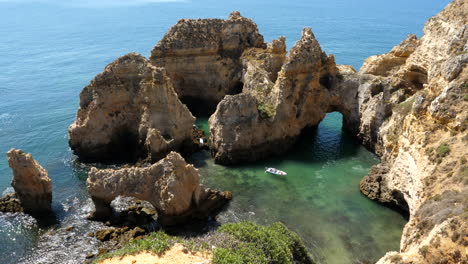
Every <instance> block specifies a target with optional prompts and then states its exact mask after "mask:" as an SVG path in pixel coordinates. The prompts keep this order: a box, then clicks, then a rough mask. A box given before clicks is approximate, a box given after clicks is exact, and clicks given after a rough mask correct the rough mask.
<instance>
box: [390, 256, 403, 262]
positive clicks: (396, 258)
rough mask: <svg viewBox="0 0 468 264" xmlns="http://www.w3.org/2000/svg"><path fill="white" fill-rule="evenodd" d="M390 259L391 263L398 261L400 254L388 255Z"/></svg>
mask: <svg viewBox="0 0 468 264" xmlns="http://www.w3.org/2000/svg"><path fill="white" fill-rule="evenodd" d="M390 261H391V262H392V263H400V261H401V256H400V255H393V256H391V257H390Z"/></svg>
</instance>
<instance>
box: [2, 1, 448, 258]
mask: <svg viewBox="0 0 468 264" xmlns="http://www.w3.org/2000/svg"><path fill="white" fill-rule="evenodd" d="M448 2H449V1H448V0H443V1H439V0H415V1H403V0H396V1H383V0H359V1H348V0H329V1H318V0H315V1H298V0H291V1H276V0H269V1H264V0H260V1H246V0H239V1H229V2H228V1H222V2H221V1H214V0H209V1H207V0H200V1H197V0H193V1H157V0H127V1H123V0H99V1H90V0H70V1H59V0H0V153H6V152H7V151H8V149H10V148H12V147H15V148H21V149H23V150H25V151H27V152H31V153H33V155H34V157H35V158H36V159H37V160H38V161H39V162H40V163H41V164H42V165H43V166H44V167H45V168H46V169H47V170H48V171H49V174H50V177H51V178H52V180H53V191H54V200H53V207H54V210H55V211H56V212H57V217H58V220H59V224H58V225H57V226H55V227H51V228H48V229H43V228H39V227H38V226H37V223H36V222H35V221H34V220H33V219H32V218H29V217H27V216H18V215H6V214H0V245H1V247H0V259H1V260H2V261H3V262H6V263H17V262H22V263H35V262H41V261H42V262H43V263H54V262H55V263H81V262H82V260H83V259H82V258H83V257H84V253H88V252H92V251H93V250H95V247H93V245H91V246H88V243H91V244H92V243H94V242H92V241H88V240H86V239H85V236H84V234H85V233H86V232H87V231H89V230H92V229H93V228H97V227H98V226H99V225H98V224H96V223H90V222H87V221H85V220H83V217H84V216H85V215H86V214H87V213H88V212H89V211H90V210H91V204H90V201H89V199H88V197H87V195H86V191H85V188H84V186H85V184H84V182H85V179H86V173H85V172H84V171H83V170H82V169H80V167H79V166H77V165H75V164H74V163H73V160H74V157H73V155H72V154H71V152H70V150H69V148H68V144H67V133H66V131H67V127H68V125H69V124H71V123H72V122H73V120H74V118H75V113H76V109H77V107H78V95H79V92H80V91H81V89H82V88H83V87H84V86H85V85H87V84H88V83H89V81H90V80H91V79H92V78H93V77H94V76H95V75H96V74H97V73H99V72H101V71H102V69H103V68H104V67H105V65H106V64H108V63H109V62H111V61H113V60H114V59H115V58H117V57H118V56H121V55H123V54H125V53H128V52H131V51H136V52H139V53H142V54H143V55H145V56H148V55H149V53H150V50H151V48H152V47H153V46H154V45H155V44H156V42H157V41H158V40H159V39H160V38H161V37H162V36H163V34H164V33H165V32H166V30H167V29H168V28H169V27H170V26H171V25H172V24H174V23H175V22H176V21H177V20H178V19H180V18H184V17H185V18H195V17H217V18H225V17H226V16H227V14H228V13H229V12H231V11H232V10H240V11H241V13H242V14H243V15H245V16H247V17H250V18H253V19H254V21H255V22H256V23H257V24H258V26H259V29H260V32H261V33H262V34H263V35H264V36H265V39H266V40H267V41H270V40H272V39H275V38H277V37H278V36H280V35H284V36H286V38H287V45H288V47H289V48H290V47H291V46H292V45H293V44H294V42H295V41H296V40H297V39H298V38H299V36H300V32H301V29H302V28H303V27H305V26H310V27H312V28H313V30H314V33H315V34H316V36H317V38H318V39H319V41H320V43H321V45H322V48H323V49H324V50H325V51H326V52H327V53H329V54H335V57H336V61H337V62H338V63H340V64H351V65H353V66H354V67H356V68H359V67H360V65H361V63H362V61H363V60H364V59H365V58H366V57H368V56H370V55H373V54H379V53H383V52H386V51H388V50H389V49H391V47H393V46H394V45H396V44H397V43H399V42H400V41H401V40H402V39H404V37H405V36H406V35H407V34H410V33H416V34H417V35H421V29H422V27H423V24H424V22H425V21H426V20H427V18H428V17H430V16H432V15H434V14H436V13H437V12H439V11H440V10H442V8H443V7H444V6H445V5H446V4H447V3H448ZM326 121H327V122H324V123H322V125H321V126H320V127H319V129H318V131H317V132H316V133H317V134H316V135H315V137H314V136H313V135H312V134H311V136H310V137H308V138H306V139H304V141H303V142H301V143H302V144H300V145H299V146H298V147H297V148H296V149H295V150H294V151H293V152H291V153H289V154H287V155H284V156H282V157H281V159H279V158H278V159H274V160H269V161H265V162H261V163H258V164H253V165H248V166H244V167H235V168H225V167H221V166H216V165H213V164H212V161H211V159H209V157H208V156H207V153H199V154H197V155H196V156H194V157H193V158H192V160H194V161H195V162H196V163H197V165H198V166H202V165H203V167H202V168H201V169H202V171H203V173H204V174H205V175H206V176H205V179H204V180H205V181H206V183H207V184H208V185H210V186H213V187H223V188H227V189H231V190H233V191H234V193H235V195H236V196H235V199H234V201H233V202H232V204H231V206H230V207H229V209H228V211H226V212H225V213H223V214H222V215H221V216H220V218H219V220H220V221H222V222H225V221H234V220H237V219H251V220H254V221H259V222H270V221H275V220H282V221H284V222H285V223H286V224H287V225H288V226H290V227H291V228H293V229H294V230H296V231H298V232H299V233H300V234H301V236H302V237H303V238H304V239H305V240H306V242H307V244H308V245H309V248H310V249H311V250H312V252H314V254H315V255H317V257H319V258H320V259H321V260H323V262H326V263H349V262H350V261H354V260H356V259H369V260H375V259H376V258H377V257H378V256H379V255H381V254H383V252H385V251H387V250H391V249H396V248H397V247H398V242H399V232H400V230H401V228H402V226H403V224H404V220H403V219H402V218H401V217H399V216H398V215H397V214H395V213H393V212H392V211H390V210H389V209H387V208H383V207H380V206H379V205H377V204H374V203H372V202H370V201H368V200H367V199H365V198H364V197H362V196H361V195H360V194H359V192H358V189H357V182H358V181H359V179H360V178H361V177H362V176H363V175H365V174H366V172H367V169H368V168H369V167H370V166H371V165H372V164H374V163H375V162H376V159H375V157H373V155H372V154H370V153H369V152H367V151H366V150H364V149H363V148H362V147H360V146H358V145H356V144H355V143H353V141H352V139H350V138H348V137H346V136H343V135H342V134H341V131H340V129H339V126H340V117H339V115H338V116H337V115H335V116H331V117H330V118H329V119H327V120H326ZM328 121H330V122H328ZM320 135H326V136H325V138H328V139H330V140H321V138H322V137H321V136H320ZM319 139H320V140H319ZM264 166H275V167H278V168H281V169H283V170H286V171H288V173H289V176H288V177H287V178H277V177H276V178H275V177H272V176H270V175H266V174H264V173H263V167H264ZM10 181H11V171H10V169H9V168H8V165H7V161H6V156H5V155H4V154H1V155H0V193H1V192H4V191H5V192H8V191H11V189H9V186H10ZM68 225H75V226H76V227H77V228H76V229H75V231H73V236H71V237H72V238H70V237H69V236H70V234H68V235H62V233H63V232H64V231H63V230H62V228H63V227H66V226H68ZM51 230H52V231H53V232H51ZM382 232H385V233H386V234H387V233H388V234H389V235H386V237H384V236H383V235H382Z"/></svg>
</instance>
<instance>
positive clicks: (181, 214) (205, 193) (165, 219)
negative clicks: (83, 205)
mask: <svg viewBox="0 0 468 264" xmlns="http://www.w3.org/2000/svg"><path fill="white" fill-rule="evenodd" d="M86 185H87V189H88V192H89V194H90V195H91V197H92V199H93V202H94V204H95V207H96V209H95V211H94V212H93V214H92V215H91V216H90V218H91V219H95V220H107V219H109V218H110V217H111V213H112V209H111V207H110V204H111V202H112V200H114V199H115V198H116V197H117V196H129V197H135V198H137V199H139V200H145V201H148V202H150V203H151V204H152V205H153V206H154V207H155V209H156V211H157V213H158V222H159V223H160V224H162V225H175V224H179V223H182V222H185V221H187V220H190V219H194V218H200V219H203V218H206V217H208V216H212V215H214V214H215V213H216V212H217V211H218V210H219V209H221V208H222V207H223V206H224V205H225V204H226V203H227V201H229V200H230V199H231V194H230V193H229V192H219V191H215V190H211V189H207V188H204V187H203V185H202V184H201V183H200V173H199V172H198V170H197V169H196V168H195V167H193V166H192V165H190V164H187V163H186V162H185V160H184V159H183V158H182V156H180V154H178V153H176V152H171V153H169V155H167V157H166V158H164V159H162V160H160V161H159V162H157V163H155V164H153V165H151V166H149V167H131V168H123V169H116V170H114V169H105V170H99V169H96V168H92V169H91V170H90V172H89V175H88V180H87V181H86Z"/></svg>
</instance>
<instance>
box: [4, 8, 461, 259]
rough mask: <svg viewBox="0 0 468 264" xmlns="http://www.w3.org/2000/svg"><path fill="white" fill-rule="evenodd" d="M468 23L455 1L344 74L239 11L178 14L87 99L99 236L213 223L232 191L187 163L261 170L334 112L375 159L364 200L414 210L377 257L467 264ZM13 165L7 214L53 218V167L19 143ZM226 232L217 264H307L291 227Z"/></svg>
mask: <svg viewBox="0 0 468 264" xmlns="http://www.w3.org/2000/svg"><path fill="white" fill-rule="evenodd" d="M467 25H468V1H467V0H455V1H453V2H451V3H450V4H449V5H448V6H447V7H446V8H445V9H444V10H443V11H442V12H441V13H439V14H438V15H436V16H434V17H432V18H431V19H429V21H428V22H427V23H426V25H425V27H424V36H423V37H422V38H420V39H418V38H417V37H416V36H415V35H409V36H408V37H407V38H406V39H405V40H403V41H402V42H401V43H400V44H399V45H397V46H395V47H394V48H393V49H392V50H391V51H390V52H389V53H387V54H382V55H376V56H372V57H369V58H368V59H366V60H365V62H364V64H363V66H362V67H361V69H360V70H359V71H356V70H355V69H354V68H353V67H351V66H348V65H337V64H336V63H335V59H334V56H333V55H327V54H326V53H325V51H323V50H322V48H321V46H320V44H319V42H318V41H317V39H316V38H315V36H314V34H313V32H312V29H310V28H304V29H303V31H302V35H301V38H300V39H299V40H298V41H297V43H296V44H295V45H294V46H293V47H292V48H291V50H290V51H289V52H287V50H286V45H285V38H284V37H279V38H278V39H276V40H273V41H271V42H270V43H268V44H266V43H265V42H264V39H263V36H262V35H261V34H260V33H259V32H258V28H257V25H256V24H255V23H254V22H253V21H252V20H250V19H248V18H244V17H242V16H241V15H240V13H239V12H233V13H231V14H230V15H229V17H228V19H226V20H223V19H182V20H179V21H178V22H177V24H176V25H174V26H173V27H172V28H171V29H169V31H168V32H167V33H166V35H165V36H164V37H163V39H161V40H160V41H159V43H158V44H157V45H156V46H155V47H154V48H153V50H152V53H151V57H150V59H146V58H145V57H143V56H141V55H139V54H136V53H129V54H127V55H124V56H122V57H120V58H118V59H117V60H115V61H114V62H112V63H110V64H109V65H108V66H107V67H106V68H105V69H104V71H103V72H102V73H100V74H98V75H97V76H96V77H95V78H94V79H93V80H92V81H91V82H90V84H89V85H88V86H86V87H85V88H84V89H83V91H82V92H81V94H80V106H79V109H78V111H77V115H76V120H75V122H74V123H73V124H72V125H70V127H69V130H68V135H69V144H70V147H71V149H72V150H73V152H74V154H76V155H77V156H78V158H79V161H80V162H100V163H105V164H114V165H115V167H114V168H112V169H109V168H108V169H101V168H96V167H92V168H91V169H90V170H89V173H88V178H87V181H86V186H87V191H88V193H89V195H90V197H91V199H92V201H93V203H94V206H95V210H94V211H93V213H92V214H91V215H90V216H89V218H90V219H92V220H99V221H103V222H106V221H108V222H107V223H108V225H113V227H109V228H108V229H104V230H100V231H97V232H93V233H90V234H89V236H91V237H94V238H96V239H98V240H100V241H103V242H108V241H111V242H112V241H113V242H112V243H114V244H119V247H120V246H122V245H124V244H125V243H127V242H128V241H139V240H141V241H145V239H149V240H148V241H152V242H151V243H155V240H154V239H153V238H154V237H151V236H152V235H154V236H158V235H155V234H150V235H149V236H147V237H145V235H147V234H148V233H150V232H151V231H153V230H151V228H146V227H145V228H142V226H148V225H149V224H150V223H152V222H153V221H154V220H155V221H157V223H158V224H159V225H161V226H163V227H168V226H173V225H180V224H182V223H187V222H190V221H192V220H195V219H196V220H200V219H201V220H206V219H209V218H212V217H215V216H216V214H217V213H218V212H219V211H220V210H221V209H222V208H223V207H224V206H225V205H226V204H227V203H228V202H229V200H231V199H232V194H231V193H230V192H229V191H218V190H211V189H209V188H205V187H204V186H203V185H202V180H201V178H202V177H203V175H200V173H199V172H198V170H197V169H196V168H195V167H194V166H193V165H191V164H187V163H186V161H185V159H184V158H183V156H182V155H181V154H180V153H182V154H186V153H190V152H193V151H195V150H198V149H201V148H205V149H206V148H209V149H210V151H211V154H212V156H213V158H214V161H215V162H216V163H219V164H224V165H232V164H239V163H245V162H251V161H256V160H261V159H264V158H266V157H269V156H272V155H279V154H282V153H284V152H285V151H287V150H288V149H289V148H291V147H292V146H293V145H294V143H295V142H297V140H298V139H299V137H300V136H301V135H302V134H303V132H304V131H306V130H307V129H308V128H311V127H315V126H317V125H318V124H319V123H320V122H321V121H322V120H323V119H324V117H325V115H326V114H327V113H330V112H335V111H337V112H340V113H341V114H342V115H343V129H345V130H347V131H348V132H349V133H350V134H352V135H353V136H355V137H356V139H357V140H359V141H360V142H361V143H362V144H363V145H364V146H366V147H367V148H369V149H371V150H373V151H374V152H375V153H376V154H377V155H378V156H379V157H380V158H381V162H380V163H379V164H377V165H375V166H374V167H373V168H372V169H371V170H370V172H369V175H367V176H366V177H364V178H363V179H362V181H361V182H360V185H359V188H360V190H361V192H362V193H363V194H364V195H366V196H367V197H369V198H370V199H372V200H375V201H377V202H380V203H384V204H387V205H391V206H396V207H398V208H399V209H400V210H402V211H404V212H407V213H408V215H409V222H408V223H407V224H406V226H405V228H404V231H403V236H402V238H401V245H400V251H399V252H388V253H387V254H386V255H385V256H383V257H382V258H381V259H380V260H379V262H378V263H380V264H383V263H466V259H468V255H467V254H468V253H467V251H466V248H467V246H468V224H467V223H468V215H467V205H468V198H467V195H466V194H467V192H468V189H467V184H468V180H467V177H468V174H467V173H468V169H467V165H466V156H467V150H466V149H467V148H466V146H467V141H468V135H467V130H466V129H467V124H468V123H467V118H468V112H467V111H466V110H467V109H468V97H467V96H468V95H467V93H468V67H467V63H468V26H467ZM207 113H209V114H212V115H211V117H210V118H209V128H210V137H209V138H207V137H206V136H205V135H204V134H203V132H201V131H200V130H199V129H198V128H196V127H195V126H194V124H195V120H196V118H195V116H197V115H200V114H207ZM194 115H195V116H194ZM207 141H208V144H207V143H206V142H207ZM278 146H281V147H278ZM7 155H8V162H9V165H10V167H11V168H12V170H13V181H12V186H13V187H14V189H15V193H14V194H10V195H8V196H6V197H4V198H2V199H0V210H1V211H4V212H22V211H24V212H26V213H30V214H32V215H40V214H42V213H45V212H49V213H50V212H51V211H52V206H51V204H52V182H51V180H50V178H49V177H48V172H47V171H46V170H45V169H44V168H43V167H42V166H41V165H40V164H39V163H38V162H37V161H35V160H34V159H33V158H32V156H31V154H25V153H24V152H22V151H20V150H15V149H12V150H10V151H9V152H8V154H7ZM123 162H128V163H129V164H130V165H126V166H121V163H123ZM356 188H357V186H356ZM122 196H123V197H134V198H137V199H140V200H143V201H147V202H149V203H150V204H151V205H152V207H153V208H154V210H152V209H148V208H143V207H139V206H137V207H135V208H132V209H131V210H129V211H127V212H126V213H123V214H120V217H122V219H123V220H122V221H120V220H118V219H117V218H116V214H115V210H114V209H113V207H112V206H111V203H112V202H113V201H114V200H115V199H116V198H117V197H122ZM219 230H220V231H219V233H218V234H217V235H220V234H221V235H222V236H223V237H224V238H227V239H226V241H227V242H226V241H223V243H224V242H226V243H228V242H229V243H233V244H226V243H224V244H223V243H221V244H217V243H218V242H219V241H215V242H213V243H212V244H209V245H210V246H216V247H218V248H215V249H214V250H213V256H212V257H213V261H214V262H213V263H221V264H222V263H230V262H229V261H226V262H222V261H221V260H223V258H224V260H226V259H227V260H231V259H233V258H237V259H240V261H244V262H245V261H246V260H252V259H255V260H258V261H260V262H259V263H313V261H312V259H311V258H310V256H309V255H308V253H307V252H306V250H305V246H304V245H303V243H302V242H301V241H300V239H299V237H298V236H297V235H296V234H295V233H293V232H290V231H288V230H287V228H286V227H284V226H283V225H282V224H279V223H277V224H273V225H271V226H269V227H262V226H257V225H254V224H251V223H242V224H239V225H235V224H232V225H226V226H223V227H221V228H220V229H219ZM159 235H161V234H159ZM212 235H213V234H212ZM217 235H214V236H217ZM161 236H162V237H156V240H158V239H159V240H161V239H162V240H164V239H167V241H166V240H164V241H165V243H166V244H167V245H166V244H164V246H165V248H164V250H167V249H168V248H169V247H170V246H172V245H173V244H174V243H172V242H173V241H172V240H170V239H169V238H168V237H166V235H164V234H163V235H161ZM151 239H153V240H151ZM159 240H158V241H159ZM198 242H200V243H201V242H202V241H198ZM132 243H135V244H132ZM138 243H140V242H130V245H132V246H135V247H136V246H138V245H140V246H141V245H142V244H138ZM142 243H143V242H142ZM148 243H149V242H148ZM265 245H268V246H269V247H266V246H265ZM270 246H271V248H270ZM124 248H125V246H124ZM136 248H139V247H136ZM141 248H143V249H144V250H148V249H146V248H144V247H141ZM164 250H161V251H160V252H157V253H158V254H159V253H161V252H164ZM123 252H124V251H123ZM239 252H240V253H239ZM100 253H104V252H100ZM272 256H274V257H277V258H278V259H272ZM94 257H95V255H90V256H89V259H92V258H94ZM110 257H111V256H110ZM210 257H211V256H210ZM262 261H263V262H262ZM244 262H239V263H244Z"/></svg>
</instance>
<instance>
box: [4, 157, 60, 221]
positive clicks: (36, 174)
mask: <svg viewBox="0 0 468 264" xmlns="http://www.w3.org/2000/svg"><path fill="white" fill-rule="evenodd" d="M7 157H8V164H9V165H10V168H11V169H12V170H13V180H12V182H11V185H12V186H13V188H14V189H15V192H16V197H17V198H18V199H19V201H20V204H21V207H22V208H23V209H24V211H25V212H26V213H30V214H33V215H38V214H43V213H49V212H51V210H52V209H51V204H52V182H51V180H50V178H49V175H48V173H47V171H46V170H45V169H44V168H43V167H42V166H41V165H40V164H39V163H38V162H37V161H35V160H34V159H33V157H32V155H31V154H26V153H24V152H23V151H21V150H18V149H11V150H10V151H8V153H7Z"/></svg>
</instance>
